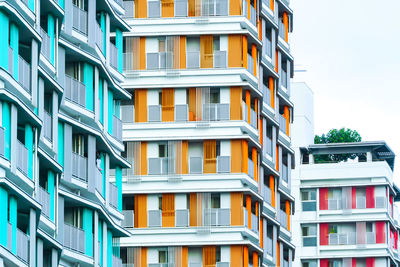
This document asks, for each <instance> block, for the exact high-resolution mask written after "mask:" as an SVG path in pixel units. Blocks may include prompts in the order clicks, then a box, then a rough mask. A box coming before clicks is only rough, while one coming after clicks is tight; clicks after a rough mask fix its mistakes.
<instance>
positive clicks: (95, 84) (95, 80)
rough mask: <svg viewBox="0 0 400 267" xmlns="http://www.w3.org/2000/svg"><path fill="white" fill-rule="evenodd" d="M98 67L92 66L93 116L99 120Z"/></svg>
mask: <svg viewBox="0 0 400 267" xmlns="http://www.w3.org/2000/svg"><path fill="white" fill-rule="evenodd" d="M99 82H100V78H99V69H98V67H97V66H95V67H94V88H93V89H94V100H95V101H94V117H95V121H96V122H98V121H99V120H100V96H99Z"/></svg>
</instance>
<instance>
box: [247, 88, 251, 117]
mask: <svg viewBox="0 0 400 267" xmlns="http://www.w3.org/2000/svg"><path fill="white" fill-rule="evenodd" d="M246 107H247V118H246V119H247V122H248V123H250V122H251V114H250V110H251V95H250V90H246Z"/></svg>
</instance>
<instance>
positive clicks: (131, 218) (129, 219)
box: [121, 210, 135, 228]
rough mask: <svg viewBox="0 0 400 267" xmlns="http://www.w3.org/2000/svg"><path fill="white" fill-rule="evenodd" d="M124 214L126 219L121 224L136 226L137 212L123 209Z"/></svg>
mask: <svg viewBox="0 0 400 267" xmlns="http://www.w3.org/2000/svg"><path fill="white" fill-rule="evenodd" d="M122 215H124V219H123V221H122V224H121V226H122V227H127V228H133V227H134V226H135V212H134V211H133V210H123V211H122Z"/></svg>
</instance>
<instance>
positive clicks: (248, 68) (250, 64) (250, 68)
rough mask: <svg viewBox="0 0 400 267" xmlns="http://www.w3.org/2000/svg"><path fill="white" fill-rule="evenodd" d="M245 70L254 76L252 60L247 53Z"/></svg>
mask: <svg viewBox="0 0 400 267" xmlns="http://www.w3.org/2000/svg"><path fill="white" fill-rule="evenodd" d="M247 70H248V71H249V72H250V73H251V74H253V75H254V60H253V57H252V56H251V54H249V53H247Z"/></svg>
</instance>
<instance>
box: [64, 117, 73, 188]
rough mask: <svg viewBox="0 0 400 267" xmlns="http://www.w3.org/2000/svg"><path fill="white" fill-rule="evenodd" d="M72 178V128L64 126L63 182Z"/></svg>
mask: <svg viewBox="0 0 400 267" xmlns="http://www.w3.org/2000/svg"><path fill="white" fill-rule="evenodd" d="M71 176H72V127H71V125H69V124H67V123H65V124H64V180H65V181H69V182H70V181H71Z"/></svg>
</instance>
